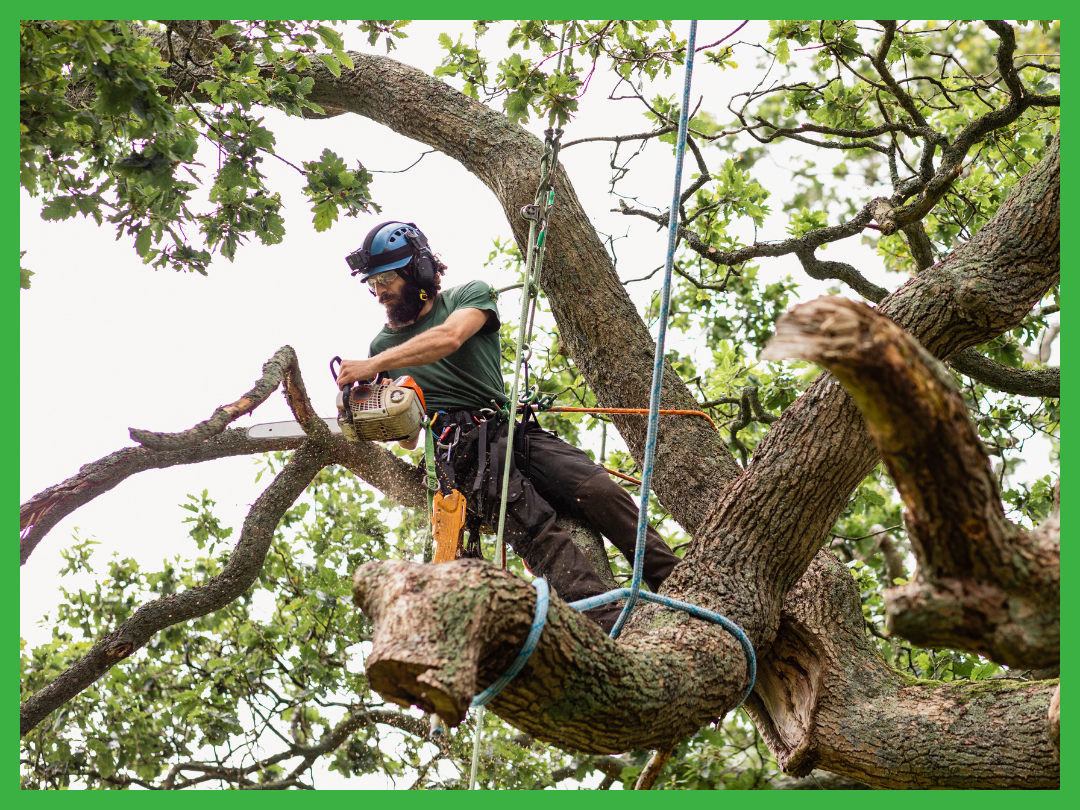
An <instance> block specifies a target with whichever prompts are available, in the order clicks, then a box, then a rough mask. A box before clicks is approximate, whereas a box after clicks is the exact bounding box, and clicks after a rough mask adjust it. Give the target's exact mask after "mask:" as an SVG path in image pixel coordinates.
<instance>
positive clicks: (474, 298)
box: [448, 281, 499, 335]
mask: <svg viewBox="0 0 1080 810" xmlns="http://www.w3.org/2000/svg"><path fill="white" fill-rule="evenodd" d="M454 292H455V293H456V295H455V296H454V300H453V301H451V302H448V303H450V304H451V312H453V311H456V310H459V309H482V310H484V311H485V312H491V313H493V314H494V315H495V317H494V318H489V319H488V322H487V323H486V324H484V325H483V326H482V327H480V332H479V334H481V335H488V334H491V333H492V332H495V331H497V330H498V329H499V307H498V305H497V304H496V303H495V301H496V299H497V298H498V297H499V294H498V293H497V292H495V288H494V287H492V286H491V285H490V284H488V283H486V282H484V281H470V282H469V283H468V284H463V285H461V286H460V287H458V288H457V289H456V290H455V291H454Z"/></svg>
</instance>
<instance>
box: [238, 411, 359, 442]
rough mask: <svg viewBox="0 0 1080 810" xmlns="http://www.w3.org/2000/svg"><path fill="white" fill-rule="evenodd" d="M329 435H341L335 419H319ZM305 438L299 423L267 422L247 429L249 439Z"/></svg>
mask: <svg viewBox="0 0 1080 810" xmlns="http://www.w3.org/2000/svg"><path fill="white" fill-rule="evenodd" d="M320 418H321V419H322V420H323V421H324V422H326V426H327V427H328V428H330V432H331V433H337V434H338V435H341V428H340V427H338V423H337V419H335V418H333V417H330V416H323V417H320ZM305 436H307V434H306V433H304V429H303V428H302V427H300V423H299V422H267V423H266V424H263V425H252V426H251V427H249V428H248V429H247V437H248V438H249V439H302V438H304V437H305Z"/></svg>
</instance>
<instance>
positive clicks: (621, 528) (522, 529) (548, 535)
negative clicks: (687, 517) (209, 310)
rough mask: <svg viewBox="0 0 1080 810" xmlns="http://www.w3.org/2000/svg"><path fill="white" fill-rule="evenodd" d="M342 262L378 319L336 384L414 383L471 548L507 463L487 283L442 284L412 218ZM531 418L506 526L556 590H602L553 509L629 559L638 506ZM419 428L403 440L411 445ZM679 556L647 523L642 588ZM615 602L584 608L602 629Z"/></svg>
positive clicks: (565, 593)
mask: <svg viewBox="0 0 1080 810" xmlns="http://www.w3.org/2000/svg"><path fill="white" fill-rule="evenodd" d="M348 263H349V266H350V268H352V271H353V275H354V276H356V275H359V276H360V279H361V280H362V281H364V282H366V283H367V285H368V287H369V289H370V290H371V293H372V295H374V296H375V297H376V298H377V299H378V301H379V303H380V304H382V306H383V308H384V309H385V312H386V326H385V327H384V328H383V330H382V331H381V332H380V333H379V334H378V335H377V336H376V337H375V339H374V340H373V341H372V342H371V346H370V349H369V356H368V359H366V360H344V361H342V364H341V370H340V373H339V375H338V378H337V383H338V385H339V386H343V385H348V384H351V383H353V382H356V381H361V380H365V381H366V380H374V379H375V378H376V377H377V376H378V375H379V374H384V375H387V376H389V377H391V378H394V377H398V376H401V375H408V376H410V377H412V378H413V379H414V380H415V381H416V382H417V383H418V384H419V386H420V388H421V389H422V390H423V392H424V401H425V405H426V409H427V415H428V416H429V417H431V416H433V415H434V414H438V415H439V419H438V420H437V421H436V422H435V428H434V429H435V430H436V433H437V434H438V435H439V438H440V441H441V442H442V445H441V446H442V447H445V448H446V449H447V457H448V458H447V461H446V463H445V465H444V466H443V468H442V476H441V481H440V483H445V480H442V477H445V476H448V477H449V480H450V483H451V485H453V486H455V487H456V488H457V489H459V490H461V491H462V492H463V494H464V495H465V498H466V502H467V516H468V517H467V520H468V526H469V535H470V546H471V549H472V553H473V555H476V556H478V552H479V540H478V538H479V531H480V526H481V525H482V524H485V523H486V524H487V525H488V526H497V525H498V518H497V516H498V514H499V506H500V497H501V494H502V474H501V471H502V470H503V466H502V465H503V464H505V463H507V461H508V454H507V452H506V444H507V433H508V422H507V417H506V413H507V412H508V409H507V408H506V406H507V404H508V402H509V398H508V397H507V395H506V392H505V386H504V385H503V379H502V368H501V348H500V343H499V311H498V307H497V306H496V297H497V296H496V293H495V291H494V290H493V289H492V288H491V287H490V286H489V285H488V284H486V283H485V282H483V281H470V282H468V283H466V284H462V285H461V286H457V287H451V288H450V289H447V290H442V276H443V275H444V274H445V272H446V269H447V268H446V265H444V264H443V263H442V262H441V261H440V260H439V258H438V257H437V256H435V255H434V254H433V253H432V252H431V250H430V248H429V247H428V243H427V238H426V237H425V236H424V235H423V233H422V232H421V231H420V229H419V228H417V227H416V225H414V224H412V223H404V222H396V221H395V222H385V223H383V224H381V225H377V226H376V227H375V228H373V229H372V230H371V232H370V233H368V235H367V238H366V239H365V240H364V245H363V247H361V248H360V249H359V250H357V251H355V252H354V253H352V254H350V255H349V256H348ZM528 417H529V412H528V411H526V414H525V416H524V417H523V419H522V424H521V425H520V427H515V431H514V452H513V453H510V454H509V463H510V464H511V478H510V485H509V488H508V492H507V508H506V524H505V529H504V536H505V538H506V540H507V542H508V543H509V544H510V547H511V548H512V549H513V550H514V552H515V553H517V555H518V556H519V557H521V559H522V560H523V561H524V562H525V564H526V565H527V566H528V568H529V570H530V571H532V572H533V573H534V574H536V575H538V576H543V577H545V578H547V580H548V582H549V583H550V584H551V585H552V586H553V587H554V589H555V591H556V592H557V593H558V594H559V596H560V597H561V598H562V599H563V600H565V601H567V602H573V601H576V600H578V599H584V598H586V597H589V596H595V595H597V594H601V593H604V592H605V591H606V590H607V589H606V588H605V587H604V584H603V583H602V582H601V580H600V578H599V576H597V574H596V572H595V571H594V570H593V568H592V566H591V565H590V564H589V562H588V561H587V560H586V559H585V557H584V555H583V554H582V553H581V551H580V550H579V549H578V548H577V546H575V545H574V542H573V540H571V538H570V534H569V532H567V531H566V530H565V529H563V528H562V527H560V526H557V525H556V523H555V519H556V514H557V513H563V514H568V515H570V516H572V517H575V518H577V519H579V520H584V521H586V522H588V523H589V524H590V525H591V526H592V527H593V528H595V529H596V530H597V531H598V532H600V533H601V534H603V535H604V536H605V537H607V538H608V539H609V540H610V541H611V542H612V543H613V544H614V545H615V547H616V548H618V549H619V551H621V552H622V553H623V555H625V556H626V557H627V559H629V560H631V561H632V560H633V556H634V546H635V542H636V539H637V525H638V507H637V505H636V504H635V503H634V500H633V499H632V498H631V497H630V495H629V494H628V493H627V492H626V491H625V490H624V489H623V488H622V487H620V486H619V485H618V484H616V483H615V482H614V481H612V480H611V478H609V477H608V475H607V474H606V471H605V470H604V468H603V467H601V466H599V465H598V464H596V463H594V462H593V461H592V460H591V459H590V458H589V457H588V456H587V455H586V454H585V453H584V452H582V451H581V450H580V449H578V448H576V447H573V446H572V445H570V444H567V443H566V442H564V441H563V440H562V439H560V438H559V437H558V436H556V435H555V434H553V433H549V432H548V431H545V430H542V429H541V428H540V426H539V425H538V424H537V423H536V422H535V420H533V421H530V420H529V418H528ZM418 435H419V434H417V436H418ZM417 436H413V437H411V438H410V439H407V440H404V441H402V442H401V444H402V445H403V446H405V447H407V448H408V449H412V448H414V447H415V446H416V441H417ZM440 464H442V459H441V458H440ZM678 561H679V558H678V557H676V556H675V554H674V553H673V552H672V551H671V549H670V548H668V546H667V544H666V543H665V542H664V541H663V539H661V537H660V535H659V534H658V533H657V532H656V530H655V529H653V528H652V527H651V526H650V527H648V530H647V534H646V544H645V572H644V579H645V582H646V583H647V584H648V586H649V587H650V588H651V589H652V590H654V591H655V590H656V589H657V588H659V587H660V584H661V583H662V582H663V581H664V580H665V579H666V578H667V576H668V575H669V574H670V573H671V570H672V569H673V568H674V567H675V565H676V563H678ZM620 612H621V608H620V607H619V606H618V605H617V604H609V605H604V606H602V607H599V608H594V609H593V610H590V611H587V612H586V614H585V615H587V616H589V617H590V618H592V619H594V620H595V621H596V622H598V623H599V624H600V626H601V627H603V628H604V630H605V631H609V632H610V630H611V628H612V627H613V626H614V624H615V622H616V620H617V619H618V617H619V613H620Z"/></svg>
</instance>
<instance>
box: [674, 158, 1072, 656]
mask: <svg viewBox="0 0 1080 810" xmlns="http://www.w3.org/2000/svg"><path fill="white" fill-rule="evenodd" d="M1059 211H1060V195H1059V144H1058V142H1057V141H1055V143H1054V144H1053V146H1052V147H1051V148H1050V149H1049V150H1048V154H1047V157H1046V158H1045V159H1044V160H1043V161H1042V162H1041V163H1039V164H1038V165H1037V166H1036V167H1035V168H1034V169H1032V171H1031V172H1029V173H1028V175H1027V176H1026V177H1025V178H1024V179H1023V180H1022V181H1021V182H1020V183H1018V184H1017V186H1016V187H1014V189H1013V191H1012V193H1011V195H1010V196H1009V198H1008V199H1007V200H1006V201H1005V202H1004V203H1003V204H1002V205H1001V207H1000V209H999V210H998V212H997V214H996V215H995V216H994V217H993V218H992V219H991V220H990V222H988V223H987V225H986V226H985V227H984V228H983V229H982V230H980V231H979V232H978V233H977V234H976V235H975V237H974V238H973V239H972V240H971V241H970V242H968V243H967V244H965V245H963V246H961V247H959V248H957V250H956V251H954V252H953V253H952V254H950V255H949V256H948V257H947V258H946V259H944V260H943V261H941V262H939V263H938V264H936V265H934V266H933V267H931V268H930V269H929V270H927V271H925V272H923V273H922V274H920V275H918V276H916V277H915V278H913V279H912V280H911V281H909V282H908V283H906V284H905V285H903V286H902V287H901V288H900V289H898V290H897V291H896V292H894V293H893V294H892V295H890V296H888V297H887V298H886V299H885V300H884V301H882V303H881V306H880V308H879V311H880V312H881V313H882V314H885V315H888V316H889V317H890V318H892V320H894V321H895V322H896V323H897V324H899V325H900V326H902V327H903V328H904V329H905V330H907V331H908V332H909V333H910V334H911V335H912V336H913V337H915V338H916V339H917V340H919V341H920V342H921V343H922V344H923V346H924V347H925V348H926V349H927V350H928V351H930V353H931V354H934V355H935V356H938V357H947V356H948V355H949V354H951V353H953V352H955V351H959V350H961V349H964V348H967V347H968V346H972V345H976V344H980V343H984V342H986V341H987V340H989V339H990V338H992V337H994V336H996V335H998V334H1000V333H1001V332H1003V331H1005V330H1006V329H1009V328H1011V327H1013V326H1015V325H1017V324H1018V323H1020V322H1021V320H1022V319H1023V318H1024V316H1025V315H1026V314H1027V313H1028V312H1030V310H1031V308H1032V307H1033V306H1034V305H1035V304H1036V303H1037V302H1038V301H1039V300H1040V299H1041V298H1042V296H1043V295H1044V294H1045V293H1046V291H1047V290H1048V289H1050V287H1051V286H1052V285H1053V284H1055V283H1056V282H1057V280H1058V276H1059V269H1060V257H1059V252H1058V237H1059V221H1058V217H1059ZM877 460H878V454H877V448H876V447H875V446H874V444H873V441H872V439H871V438H870V435H869V433H868V432H867V430H866V427H865V425H864V423H863V419H862V416H861V414H860V413H859V410H858V407H857V406H856V405H855V402H854V401H853V400H852V399H851V398H850V397H849V396H848V395H847V394H846V393H845V392H844V390H843V388H842V386H841V385H840V383H839V381H837V380H836V378H835V377H833V376H832V375H831V374H823V375H822V376H821V377H820V378H819V379H818V380H817V381H816V382H814V384H813V385H811V386H810V387H809V388H808V389H807V391H806V392H805V393H804V394H803V395H802V396H801V397H800V398H799V399H798V400H797V401H796V402H795V403H794V404H793V405H791V406H790V407H789V408H788V409H787V410H786V411H784V413H783V415H782V416H781V418H780V419H779V420H778V421H777V422H776V423H775V424H774V425H773V426H772V429H771V430H770V431H769V433H768V435H767V436H766V437H765V439H764V440H763V441H762V442H761V444H760V445H758V448H757V451H756V453H755V455H754V460H753V462H752V463H751V465H750V467H749V469H747V471H746V472H745V473H744V474H743V475H742V476H741V477H740V478H739V479H738V480H737V481H735V482H734V483H733V484H731V485H730V486H728V487H727V488H726V489H725V490H724V492H723V493H722V495H721V497H720V498H719V499H718V500H717V502H716V504H715V506H714V507H713V508H712V511H711V514H709V516H708V517H707V519H706V521H705V522H704V523H703V525H702V526H701V527H700V528H699V530H698V531H697V532H696V533H695V536H694V542H693V543H691V545H690V547H689V548H688V549H687V553H686V555H685V556H684V558H683V559H684V565H681V566H679V567H678V568H676V569H675V571H674V573H673V574H672V576H671V578H670V579H669V580H668V581H667V582H666V583H665V592H666V593H669V594H671V595H673V596H676V597H677V598H681V599H685V600H686V601H690V602H695V601H698V599H703V600H705V602H704V604H705V605H706V606H707V607H710V608H711V609H713V610H718V611H719V612H721V613H725V615H728V616H729V618H731V619H732V620H734V621H736V622H738V623H740V624H742V626H743V628H744V629H746V630H747V631H748V632H750V633H751V638H753V639H754V641H755V644H757V645H761V646H759V649H762V648H765V649H767V645H768V643H769V641H770V640H771V634H772V628H775V626H776V617H777V615H778V612H779V608H780V603H781V601H782V599H783V596H784V594H785V593H786V592H787V591H788V590H789V589H790V587H791V586H792V585H793V584H794V583H795V582H796V581H797V580H798V578H799V577H800V576H801V575H802V572H803V571H804V570H805V569H806V566H807V565H808V564H809V561H810V559H811V558H812V557H813V555H814V553H815V552H816V551H817V549H818V547H819V546H820V544H821V542H822V540H823V538H824V537H825V535H826V532H827V531H828V529H829V528H830V527H831V526H832V525H833V523H834V522H835V521H836V518H837V517H838V516H839V514H840V512H841V511H842V510H843V508H844V506H845V505H846V503H847V500H848V497H849V496H850V493H851V492H852V491H853V490H854V489H855V487H856V486H857V485H858V483H859V482H860V481H861V480H862V479H863V478H865V477H866V475H867V474H868V473H869V472H870V470H871V469H872V468H873V465H874V464H875V463H877ZM687 563H688V564H687ZM754 572H758V573H757V574H755V573H754ZM698 594H700V596H699V595H698ZM740 594H743V596H742V598H741V599H740ZM747 594H749V595H751V597H752V599H753V600H754V603H752V604H745V601H744V600H746V595H747ZM709 602H712V604H709ZM740 602H744V604H742V605H740V604H739V603H740ZM731 605H734V607H729V606H731ZM725 608H726V609H725ZM748 614H749V615H748ZM755 614H756V615H755ZM740 619H741V621H740Z"/></svg>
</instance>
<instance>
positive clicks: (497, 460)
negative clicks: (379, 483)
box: [437, 411, 555, 558]
mask: <svg viewBox="0 0 1080 810" xmlns="http://www.w3.org/2000/svg"><path fill="white" fill-rule="evenodd" d="M450 419H451V420H452V421H451V422H447V423H444V431H445V430H446V427H445V426H446V425H447V424H451V425H452V430H453V432H455V433H456V431H457V430H458V429H460V430H461V433H460V434H459V438H458V440H457V441H456V442H455V443H454V446H453V447H452V449H451V451H450V456H449V460H447V458H446V456H445V455H444V454H441V453H440V454H438V460H437V464H438V476H439V483H440V489H442V490H443V491H444V493H446V492H448V490H449V489H453V490H455V491H460V492H461V493H462V494H463V495H464V496H465V499H466V502H467V513H466V524H467V526H468V529H469V542H468V544H467V546H466V547H465V548H464V551H463V556H468V557H477V558H482V552H481V547H480V534H481V532H482V533H484V534H495V533H496V531H497V529H498V521H499V503H500V496H501V495H502V484H503V474H504V465H505V463H506V458H507V453H506V438H507V432H508V423H507V421H506V420H505V418H501V417H499V416H495V417H492V418H490V419H487V420H484V421H481V422H479V423H477V422H475V417H474V416H473V415H472V414H471V413H469V412H467V411H462V412H458V413H456V414H453V415H452V416H450ZM514 445H515V452H514V453H513V461H512V468H511V470H510V483H509V486H508V488H507V495H506V502H507V503H506V506H507V513H508V515H511V516H513V518H514V520H515V522H516V523H517V524H519V525H520V526H521V527H522V528H523V529H524V530H525V531H527V532H530V533H531V532H533V531H535V530H537V529H538V528H539V527H541V526H543V525H544V524H545V523H546V522H547V521H549V520H550V519H551V518H552V517H554V514H555V513H554V511H553V510H552V509H551V508H550V506H548V504H547V503H545V502H544V501H543V500H542V499H540V498H538V497H536V496H535V495H534V494H532V493H529V494H526V491H525V489H526V483H525V476H524V475H522V472H521V467H522V466H524V467H525V468H526V469H527V465H528V435H527V432H526V431H525V430H515V436H514ZM530 489H531V488H530ZM523 496H524V497H523Z"/></svg>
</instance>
